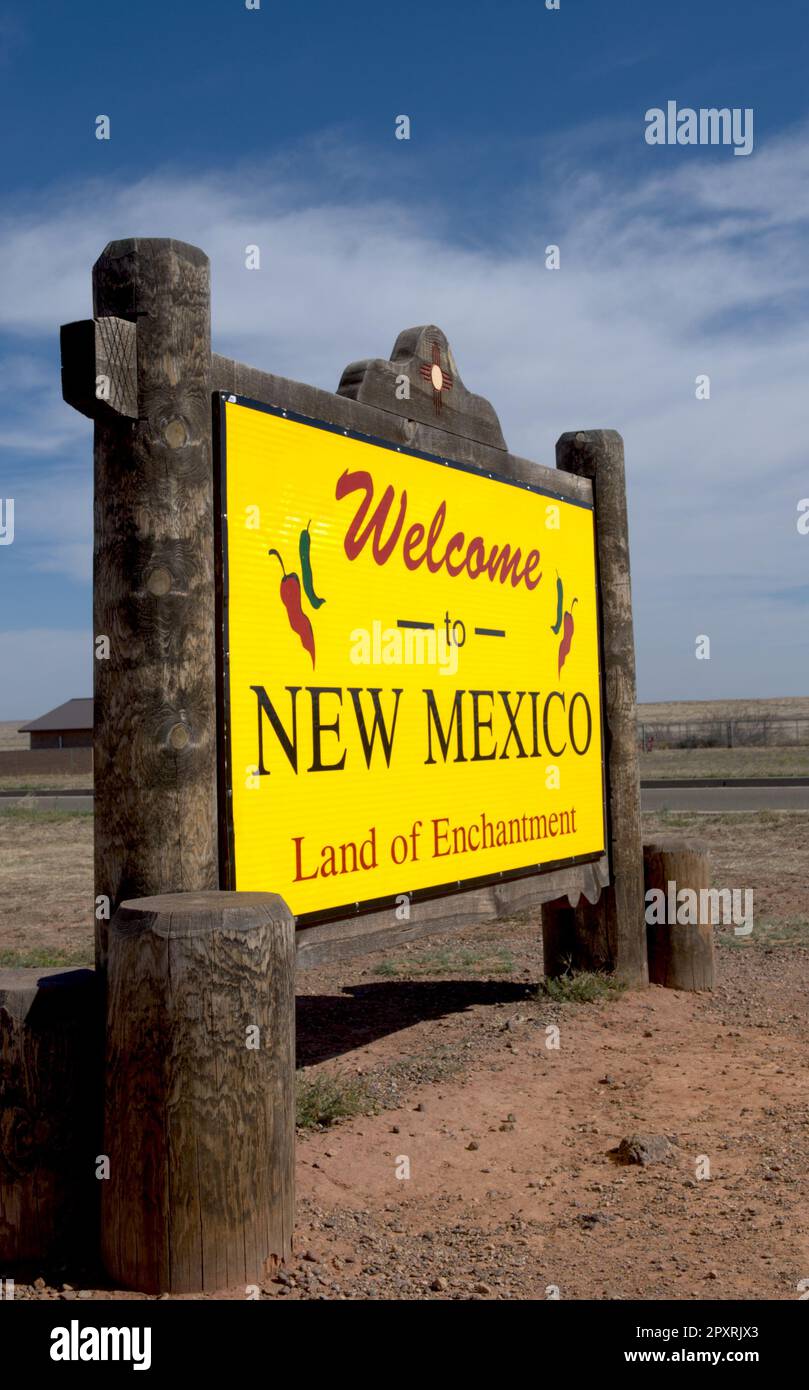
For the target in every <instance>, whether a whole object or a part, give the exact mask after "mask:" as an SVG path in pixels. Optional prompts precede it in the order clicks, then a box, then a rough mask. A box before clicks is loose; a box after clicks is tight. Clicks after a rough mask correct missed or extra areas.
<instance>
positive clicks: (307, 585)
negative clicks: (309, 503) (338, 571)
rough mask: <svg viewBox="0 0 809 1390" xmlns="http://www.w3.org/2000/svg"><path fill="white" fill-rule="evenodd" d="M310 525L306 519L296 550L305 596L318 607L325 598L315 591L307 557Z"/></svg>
mask: <svg viewBox="0 0 809 1390" xmlns="http://www.w3.org/2000/svg"><path fill="white" fill-rule="evenodd" d="M311 525H312V522H311V520H310V521H307V523H306V529H305V530H304V531H301V538H300V540H299V542H298V552H299V554H300V557H301V578H302V579H303V587H304V589H305V591H306V597H307V598H308V600H309V602H310V603H311V605H312V607H313V608H320V607H321V605H322V604H324V603H325V602H326V600H325V599H324V598H318V596H317V594H316V593H315V586H314V582H313V580H312V562H311V560H310V559H309V548H310V546H311V544H312V537H311V536H310V535H309V527H310V526H311Z"/></svg>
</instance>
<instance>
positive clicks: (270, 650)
mask: <svg viewBox="0 0 809 1390" xmlns="http://www.w3.org/2000/svg"><path fill="white" fill-rule="evenodd" d="M220 439H221V460H222V480H221V499H222V507H221V510H222V547H221V569H222V604H223V606H222V618H223V635H224V646H223V652H222V659H223V679H224V701H223V705H222V708H223V729H222V737H223V751H224V771H225V776H224V782H225V784H226V795H227V804H226V806H225V808H224V814H225V817H226V822H227V835H226V839H227V848H226V853H225V870H224V874H223V878H224V880H225V886H229V887H232V888H238V889H240V890H251V889H252V890H259V889H265V890H272V891H274V892H277V893H280V894H281V895H282V896H283V897H284V898H285V899H286V901H287V902H288V904H289V906H290V908H291V909H292V911H293V912H294V913H295V914H296V916H297V917H298V919H299V920H302V921H304V922H306V921H312V920H316V919H318V918H321V917H323V918H325V917H329V916H335V917H337V916H344V915H346V914H347V913H350V912H352V911H356V910H367V909H369V908H371V907H380V906H382V905H384V904H387V903H389V904H391V905H397V904H402V903H404V902H405V900H406V899H410V898H412V897H413V896H414V895H418V896H430V895H431V894H435V893H437V892H441V891H448V890H453V889H457V888H460V887H468V886H470V885H471V884H474V883H481V882H487V881H492V880H497V879H499V878H502V877H507V876H514V875H519V874H525V873H531V872H538V871H541V870H542V869H548V868H550V867H558V866H561V865H564V864H571V863H578V862H581V861H583V860H587V859H594V858H597V857H598V856H599V855H600V854H601V853H602V852H603V850H604V789H603V764H602V741H601V703H600V675H599V655H598V651H599V648H598V610H597V600H596V576H595V547H594V528H593V512H592V509H591V508H590V507H588V506H586V505H583V504H580V503H575V502H570V501H568V500H566V499H563V498H561V497H559V496H557V495H556V494H554V493H551V492H548V491H546V490H542V489H540V488H533V487H527V486H526V485H525V484H522V483H520V484H512V483H509V482H507V481H504V480H503V479H500V478H493V477H489V476H487V475H486V474H481V473H479V472H477V471H475V470H472V469H470V468H468V467H466V466H461V465H459V464H457V463H455V462H453V461H452V460H447V459H437V458H433V457H429V456H426V455H424V454H419V453H417V452H414V451H411V450H408V449H406V448H403V447H402V448H397V447H396V446H395V445H391V444H389V443H386V442H384V441H382V440H374V439H369V438H367V437H365V436H359V435H357V434H355V433H352V432H350V431H342V430H340V429H338V428H336V427H333V426H330V425H326V424H323V423H322V422H319V421H314V420H308V419H304V418H301V417H296V416H292V415H291V414H290V413H289V412H283V411H278V410H274V409H270V408H268V407H267V406H263V405H259V404H257V403H255V402H251V401H247V400H243V399H241V398H237V397H234V396H228V397H223V398H222V404H221V422H220Z"/></svg>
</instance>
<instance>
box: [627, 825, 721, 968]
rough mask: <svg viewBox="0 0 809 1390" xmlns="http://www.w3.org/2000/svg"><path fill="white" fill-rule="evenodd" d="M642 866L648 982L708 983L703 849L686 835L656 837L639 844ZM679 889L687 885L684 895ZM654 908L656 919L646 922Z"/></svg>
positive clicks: (707, 881)
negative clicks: (650, 841) (672, 838)
mask: <svg viewBox="0 0 809 1390" xmlns="http://www.w3.org/2000/svg"><path fill="white" fill-rule="evenodd" d="M643 870H644V879H645V886H646V912H647V917H646V920H647V927H646V933H647V942H648V953H649V982H650V984H655V985H666V986H667V988H669V989H689V990H701V989H713V987H714V939H713V926H712V923H711V910H710V906H709V903H710V899H709V898H708V896H707V894H708V891H709V889H710V886H711V865H710V855H709V854H708V851H707V850H705V849H703V848H702V846H701V845H699V844H696V843H694V842H693V841H689V840H655V841H654V842H652V843H650V844H644V846H643ZM684 889H686V890H688V892H687V893H686V894H685V895H683V890H684ZM652 891H654V893H655V897H654V898H651V896H650V894H651V892H652ZM678 894H680V895H681V896H680V900H679V904H678ZM653 914H654V915H656V916H657V917H658V919H659V920H658V921H657V922H656V923H652V924H650V916H651V915H653Z"/></svg>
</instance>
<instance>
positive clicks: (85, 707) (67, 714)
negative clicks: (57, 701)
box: [17, 700, 93, 734]
mask: <svg viewBox="0 0 809 1390" xmlns="http://www.w3.org/2000/svg"><path fill="white" fill-rule="evenodd" d="M92 727H93V701H92V700H66V701H65V703H64V704H63V705H57V706H56V709H52V710H49V711H48V713H47V714H43V715H42V717H41V719H35V720H34V721H33V722H32V723H31V724H23V726H22V728H21V729H18V730H17V732H18V733H20V734H32V733H40V732H42V733H45V732H46V730H54V731H56V732H59V733H62V732H64V731H65V730H66V729H92Z"/></svg>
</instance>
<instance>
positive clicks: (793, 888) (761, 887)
mask: <svg viewBox="0 0 809 1390" xmlns="http://www.w3.org/2000/svg"><path fill="white" fill-rule="evenodd" d="M643 835H644V839H646V840H649V839H654V838H656V837H658V836H661V837H665V836H670V835H671V836H675V837H677V838H680V837H682V838H685V839H694V840H698V841H699V842H701V843H702V844H703V845H704V846H705V848H706V849H708V850H710V853H711V878H712V884H713V887H714V888H731V889H733V888H741V889H745V888H751V889H752V890H753V916H754V929H753V935H752V936H751V937H749V938H746V941H747V942H748V944H750V945H752V946H755V945H758V944H762V938H763V934H764V932H765V931H766V932H769V933H770V934H772V929H773V928H774V927H778V928H779V929H785V928H789V930H790V931H793V930H794V926H795V923H796V922H803V923H804V927H805V931H806V936H805V937H804V941H805V942H809V893H808V892H807V886H806V884H807V878H809V811H742V812H738V813H735V814H729V813H725V814H722V815H720V814H712V813H706V812H703V811H658V812H655V813H654V814H649V815H645V816H644V817H643Z"/></svg>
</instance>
